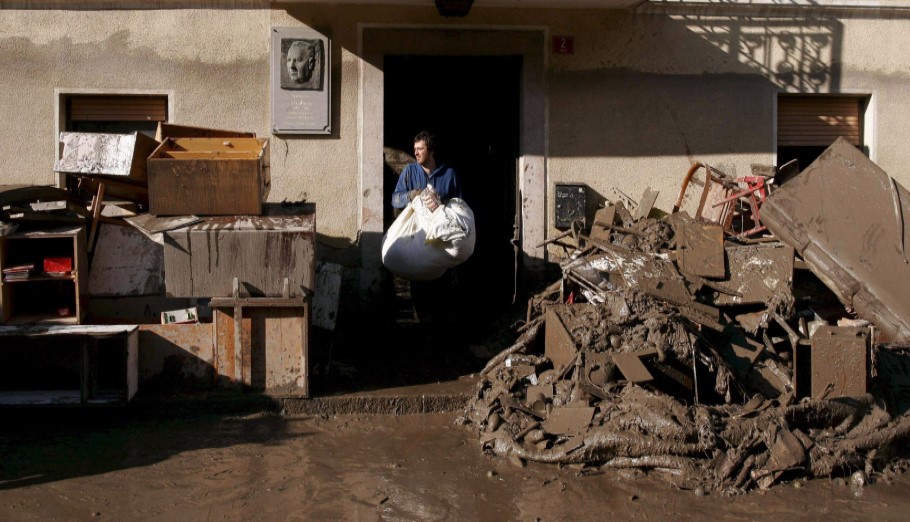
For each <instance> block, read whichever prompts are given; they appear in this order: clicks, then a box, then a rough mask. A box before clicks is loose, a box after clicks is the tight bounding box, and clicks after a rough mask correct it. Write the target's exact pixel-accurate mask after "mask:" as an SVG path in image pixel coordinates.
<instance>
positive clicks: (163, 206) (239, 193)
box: [149, 158, 269, 216]
mask: <svg viewBox="0 0 910 522" xmlns="http://www.w3.org/2000/svg"><path fill="white" fill-rule="evenodd" d="M149 169H150V170H149V213H151V214H154V215H157V216H185V215H189V214H194V215H199V216H226V215H254V216H258V215H259V214H261V213H262V202H263V201H264V200H265V198H266V197H267V196H268V192H269V184H268V181H267V169H264V168H263V167H262V165H261V163H260V162H259V161H258V160H249V159H245V160H232V159H231V160H221V159H208V160H206V159H189V160H181V159H166V158H160V159H155V160H150V161H149Z"/></svg>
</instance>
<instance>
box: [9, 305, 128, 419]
mask: <svg viewBox="0 0 910 522" xmlns="http://www.w3.org/2000/svg"><path fill="white" fill-rule="evenodd" d="M17 319H22V320H25V319H31V318H28V317H21V318H17ZM138 361H139V328H138V326H136V325H97V326H95V325H68V326H64V325H48V324H44V325H38V324H29V325H26V326H0V405H2V406H14V407H34V406H50V407H58V406H82V407H94V406H122V405H125V404H126V403H127V402H129V401H130V399H132V397H133V396H134V395H135V394H136V391H137V390H138V387H139V364H138Z"/></svg>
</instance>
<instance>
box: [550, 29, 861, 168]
mask: <svg viewBox="0 0 910 522" xmlns="http://www.w3.org/2000/svg"><path fill="white" fill-rule="evenodd" d="M629 21H630V23H632V24H633V26H634V24H643V23H649V24H654V27H655V29H656V31H657V32H655V33H654V34H653V35H651V38H649V39H646V40H647V41H646V42H643V41H641V39H639V40H638V41H630V42H626V43H628V44H629V45H628V46H627V47H623V48H621V49H617V53H618V56H616V57H612V58H608V59H606V61H605V66H604V67H603V68H600V69H597V70H582V71H564V72H563V71H556V72H553V73H552V74H551V76H550V92H551V95H550V97H549V103H550V123H551V132H550V154H551V156H560V157H603V156H606V157H611V156H612V157H617V156H619V157H648V156H667V155H687V156H689V157H690V159H692V160H693V161H694V160H695V159H696V158H697V156H700V155H705V154H736V153H748V152H764V153H769V152H773V151H774V148H775V147H774V142H773V127H774V125H775V121H774V112H773V110H774V109H773V108H774V101H773V100H774V97H775V96H776V94H777V93H778V92H784V91H785V92H798V93H825V92H836V91H837V90H838V89H839V88H840V83H841V70H840V61H841V53H842V48H843V26H842V23H841V22H838V21H836V20H823V19H807V18H803V17H788V18H780V17H731V16H695V15H679V16H657V15H643V16H637V17H631V18H630V19H629ZM641 30H642V29H638V30H636V29H633V32H639V31H641ZM629 56H639V58H637V59H635V60H634V61H633V60H632V59H630V58H629ZM651 62H653V63H651ZM642 63H643V64H646V65H644V66H642V65H641V64H642ZM648 64H651V65H648ZM655 64H656V65H655ZM645 69H647V70H645ZM662 69H663V70H666V71H667V72H660V71H661V70H662ZM693 69H695V70H702V71H705V72H700V73H688V72H686V71H687V70H693ZM715 71H717V72H715ZM560 93H563V94H562V95H560ZM565 93H571V96H568V95H565Z"/></svg>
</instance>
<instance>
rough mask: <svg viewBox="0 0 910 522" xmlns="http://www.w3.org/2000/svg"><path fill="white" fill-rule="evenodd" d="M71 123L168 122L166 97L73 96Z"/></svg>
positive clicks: (70, 114)
mask: <svg viewBox="0 0 910 522" xmlns="http://www.w3.org/2000/svg"><path fill="white" fill-rule="evenodd" d="M68 102H69V103H68V108H69V120H70V121H167V97H166V96H114V95H88V96H72V97H70V98H69V100H68Z"/></svg>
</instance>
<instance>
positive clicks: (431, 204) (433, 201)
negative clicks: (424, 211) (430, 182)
mask: <svg viewBox="0 0 910 522" xmlns="http://www.w3.org/2000/svg"><path fill="white" fill-rule="evenodd" d="M420 199H422V200H423V204H424V205H426V207H427V208H428V209H430V212H436V209H437V208H439V197H438V196H437V195H436V194H435V193H433V194H431V193H430V192H429V191H427V192H424V194H423V195H422V196H420Z"/></svg>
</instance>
